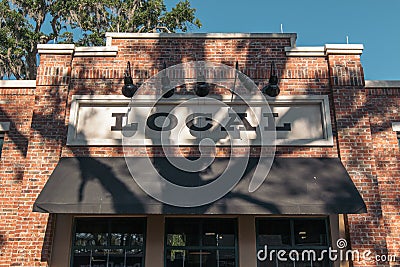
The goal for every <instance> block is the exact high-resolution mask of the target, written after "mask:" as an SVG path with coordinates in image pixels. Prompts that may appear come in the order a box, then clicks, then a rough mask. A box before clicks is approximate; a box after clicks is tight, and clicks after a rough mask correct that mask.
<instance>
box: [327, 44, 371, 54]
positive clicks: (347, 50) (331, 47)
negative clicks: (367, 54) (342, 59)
mask: <svg viewBox="0 0 400 267" xmlns="http://www.w3.org/2000/svg"><path fill="white" fill-rule="evenodd" d="M363 50H364V45H362V44H326V45H325V54H326V55H343V54H344V55H361V54H362V53H363Z"/></svg>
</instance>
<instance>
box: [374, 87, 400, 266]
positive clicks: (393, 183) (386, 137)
mask: <svg viewBox="0 0 400 267" xmlns="http://www.w3.org/2000/svg"><path fill="white" fill-rule="evenodd" d="M367 98H368V111H369V120H370V125H371V133H372V140H373V146H374V155H375V160H376V166H377V168H376V170H377V173H376V175H377V178H376V179H377V181H378V186H379V196H380V199H381V206H382V220H383V224H384V230H385V231H384V232H383V233H384V235H385V238H386V245H387V249H388V253H389V254H391V255H394V254H396V253H397V254H399V251H400V151H399V150H400V148H399V144H398V140H397V133H396V132H395V131H393V129H392V122H400V87H399V88H369V90H368V92H367ZM398 264H399V262H398Z"/></svg>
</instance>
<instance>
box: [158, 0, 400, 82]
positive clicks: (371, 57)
mask: <svg viewBox="0 0 400 267" xmlns="http://www.w3.org/2000/svg"><path fill="white" fill-rule="evenodd" d="M176 2H177V1H175V0H166V3H167V4H168V5H170V4H172V3H176ZM191 5H192V7H194V8H196V9H197V12H196V14H197V17H198V18H199V19H200V20H201V22H202V24H203V27H202V28H201V29H193V30H192V32H280V25H281V24H283V30H284V32H285V33H297V46H322V45H324V44H327V43H346V36H349V43H353V44H363V45H364V52H363V55H362V56H361V61H362V63H363V66H364V72H365V77H366V79H368V80H400V0H380V1H378V0H335V1H323V0H319V1H318V0H280V1H279V0H275V1H269V0H248V1H239V0H191Z"/></svg>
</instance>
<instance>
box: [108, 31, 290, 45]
mask: <svg viewBox="0 0 400 267" xmlns="http://www.w3.org/2000/svg"><path fill="white" fill-rule="evenodd" d="M106 38H107V45H111V40H112V39H280V38H290V43H291V46H292V47H294V46H296V38H297V34H296V33H120V32H107V33H106Z"/></svg>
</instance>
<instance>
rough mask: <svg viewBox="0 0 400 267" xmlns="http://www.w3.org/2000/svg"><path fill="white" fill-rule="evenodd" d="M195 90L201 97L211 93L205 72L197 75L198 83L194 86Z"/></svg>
mask: <svg viewBox="0 0 400 267" xmlns="http://www.w3.org/2000/svg"><path fill="white" fill-rule="evenodd" d="M194 92H195V93H196V95H197V96H200V97H205V96H207V95H208V94H209V93H210V85H209V84H208V83H207V82H206V78H205V77H204V75H203V74H200V75H199V76H198V77H197V83H196V86H195V87H194Z"/></svg>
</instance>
